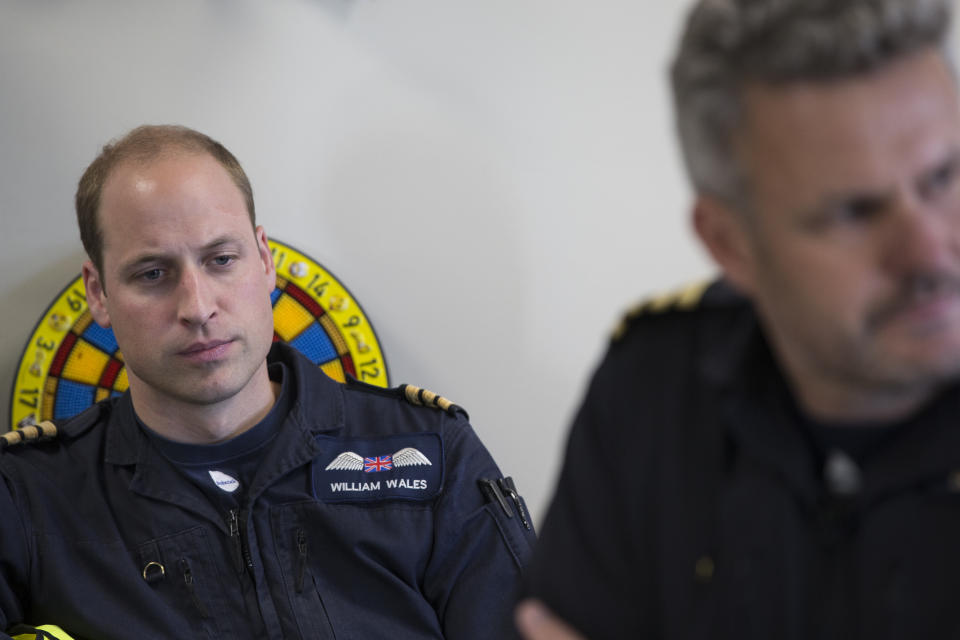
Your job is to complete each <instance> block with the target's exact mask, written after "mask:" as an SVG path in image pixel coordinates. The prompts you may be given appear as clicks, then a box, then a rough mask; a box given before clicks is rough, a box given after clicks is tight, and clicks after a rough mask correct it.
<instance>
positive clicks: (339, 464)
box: [324, 447, 433, 473]
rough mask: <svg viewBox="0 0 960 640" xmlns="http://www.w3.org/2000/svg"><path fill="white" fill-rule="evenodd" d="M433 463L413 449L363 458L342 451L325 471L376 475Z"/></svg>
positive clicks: (405, 448)
mask: <svg viewBox="0 0 960 640" xmlns="http://www.w3.org/2000/svg"><path fill="white" fill-rule="evenodd" d="M432 464H433V463H431V462H430V460H429V459H428V458H427V456H425V455H423V453H421V452H420V450H418V449H415V448H414V447H404V448H403V449H400V451H397V452H396V453H394V454H393V455H387V456H374V457H372V458H365V457H363V456H361V455H360V454H357V453H354V452H353V451H344V452H343V453H341V454H340V455H338V456H337V457H336V458H334V459H333V462H331V463H330V464H328V465H327V466H326V469H324V470H325V471H363V472H365V473H376V472H378V471H390V470H391V469H393V468H394V467H416V466H423V465H427V466H432Z"/></svg>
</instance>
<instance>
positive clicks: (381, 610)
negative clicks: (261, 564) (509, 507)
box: [271, 500, 443, 640]
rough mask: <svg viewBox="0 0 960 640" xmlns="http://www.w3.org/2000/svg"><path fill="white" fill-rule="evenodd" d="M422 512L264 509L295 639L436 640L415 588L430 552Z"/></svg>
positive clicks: (383, 507)
mask: <svg viewBox="0 0 960 640" xmlns="http://www.w3.org/2000/svg"><path fill="white" fill-rule="evenodd" d="M432 514H433V511H432V510H431V509H430V508H429V507H428V506H426V505H424V504H420V503H411V502H407V501H391V500H387V501H384V502H382V503H362V504H328V503H323V502H319V501H313V502H303V503H297V504H288V505H283V506H278V507H274V508H273V509H271V528H272V533H273V538H274V544H275V546H276V549H277V556H278V560H279V562H280V569H281V571H282V573H283V579H284V583H285V586H286V590H287V593H288V594H289V596H290V602H291V605H292V606H293V608H294V617H295V618H296V620H297V624H298V626H299V630H300V635H301V637H303V638H311V639H312V638H364V637H367V638H370V637H382V636H383V635H384V633H385V630H388V629H392V630H393V633H394V635H396V634H399V635H400V636H402V637H404V638H410V639H411V640H413V639H417V638H442V637H443V636H442V632H441V629H440V623H439V621H438V619H437V615H436V613H435V611H434V609H433V608H432V607H431V606H430V604H429V603H428V602H427V601H426V599H425V597H424V594H423V591H422V582H423V574H424V571H425V569H426V565H427V562H428V560H429V555H430V550H431V548H432V545H433V540H432V531H433V529H432V521H433V515H432Z"/></svg>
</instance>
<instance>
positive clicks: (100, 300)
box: [80, 260, 110, 329]
mask: <svg viewBox="0 0 960 640" xmlns="http://www.w3.org/2000/svg"><path fill="white" fill-rule="evenodd" d="M80 272H81V274H82V275H83V286H84V288H85V289H86V290H87V306H89V307H90V315H92V316H93V319H94V321H96V323H97V324H98V325H100V326H101V327H103V328H104V329H109V328H110V313H109V312H108V311H107V292H106V289H104V287H103V278H102V277H101V276H100V272H99V271H97V268H96V267H95V266H94V265H93V262H91V261H90V260H87V261H86V262H84V263H83V266H82V267H81V268H80Z"/></svg>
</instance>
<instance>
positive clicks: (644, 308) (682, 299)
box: [613, 280, 713, 340]
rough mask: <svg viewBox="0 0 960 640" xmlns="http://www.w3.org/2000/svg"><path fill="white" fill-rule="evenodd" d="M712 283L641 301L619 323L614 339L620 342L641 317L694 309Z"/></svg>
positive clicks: (703, 282)
mask: <svg viewBox="0 0 960 640" xmlns="http://www.w3.org/2000/svg"><path fill="white" fill-rule="evenodd" d="M712 282H713V281H712V280H702V281H700V282H695V283H693V284H689V285H686V286H684V287H680V288H679V289H674V290H672V291H668V292H667V293H663V294H660V295H656V296H653V297H651V298H645V299H643V300H641V301H640V302H639V303H638V304H636V305H634V306H633V307H631V308H630V309H629V310H628V311H627V312H626V313H625V314H624V316H623V318H621V319H620V322H618V323H617V326H616V327H615V328H614V330H613V339H614V340H619V339H620V338H622V337H623V334H624V333H626V331H627V328H628V327H629V326H630V323H631V322H632V321H633V320H634V319H636V318H638V317H640V316H644V315H655V314H658V313H664V312H666V311H686V310H689V309H693V308H694V307H696V306H697V304H699V303H700V300H701V298H703V294H704V292H705V291H706V290H707V287H709V286H710V284H711V283H712Z"/></svg>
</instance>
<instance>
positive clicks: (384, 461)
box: [363, 456, 393, 473]
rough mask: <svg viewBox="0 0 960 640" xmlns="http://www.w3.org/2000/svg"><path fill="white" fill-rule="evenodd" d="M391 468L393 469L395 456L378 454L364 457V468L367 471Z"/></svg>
mask: <svg viewBox="0 0 960 640" xmlns="http://www.w3.org/2000/svg"><path fill="white" fill-rule="evenodd" d="M390 469H393V456H377V457H375V458H364V459H363V470H364V472H365V473H376V472H378V471H390Z"/></svg>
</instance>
